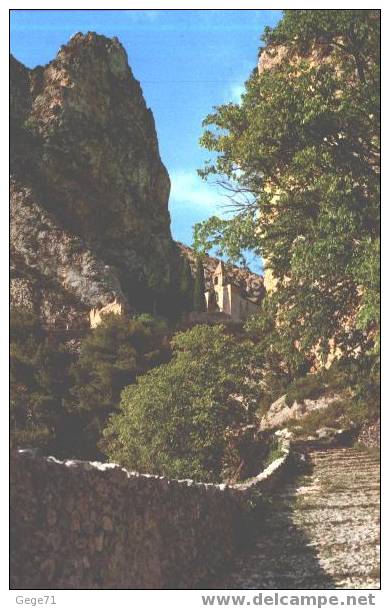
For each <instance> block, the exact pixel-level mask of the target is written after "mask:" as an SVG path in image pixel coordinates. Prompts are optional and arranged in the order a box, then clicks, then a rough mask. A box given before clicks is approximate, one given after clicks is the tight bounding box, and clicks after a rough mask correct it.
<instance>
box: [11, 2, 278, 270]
mask: <svg viewBox="0 0 390 609" xmlns="http://www.w3.org/2000/svg"><path fill="white" fill-rule="evenodd" d="M280 17H281V12H280V11H271V10H138V11H137V10H123V11H121V10H79V11H78V10H12V11H11V51H12V53H13V55H14V56H15V57H16V58H17V59H19V61H21V62H22V63H24V64H25V65H27V66H29V67H35V66H36V65H38V64H45V63H47V62H48V61H50V60H51V59H53V58H54V57H55V55H56V53H57V51H58V49H59V48H60V46H61V45H62V44H64V43H66V42H67V40H68V39H69V38H70V37H71V36H72V35H73V34H75V33H76V32H78V31H81V32H87V31H95V32H98V33H99V34H104V35H106V36H110V37H112V36H117V37H118V38H119V40H120V41H121V43H122V44H123V45H124V47H125V49H126V51H127V54H128V58H129V64H130V66H131V68H132V70H133V73H134V75H135V77H136V78H137V79H138V80H139V81H140V83H141V86H142V89H143V92H144V96H145V99H146V103H147V104H148V106H149V107H150V108H151V109H152V111H153V114H154V118H155V122H156V128H157V134H158V139H159V145H160V153H161V158H162V160H163V162H164V164H165V165H166V167H167V169H168V172H169V175H170V177H171V182H172V189H171V196H170V202H169V209H170V212H171V218H172V226H171V228H172V234H173V237H174V238H175V239H178V240H180V241H183V242H184V243H187V244H188V245H190V244H191V241H192V226H193V225H194V224H195V222H199V221H201V220H204V219H206V218H208V217H209V216H210V215H212V214H214V213H217V214H220V215H221V214H222V213H223V209H221V205H223V204H224V203H225V201H226V200H225V198H224V197H223V194H222V193H221V192H219V191H218V189H217V188H216V186H213V185H209V184H208V183H205V182H203V181H202V180H201V179H200V178H199V177H198V176H197V173H196V170H197V169H198V168H200V167H202V165H203V162H204V161H205V160H206V159H208V158H209V157H210V153H208V152H207V151H205V150H203V149H202V148H201V147H200V146H199V137H200V135H201V133H202V126H201V123H202V120H203V119H204V118H205V116H206V115H207V114H208V113H209V112H210V111H212V108H213V106H216V105H219V104H221V103H225V102H228V101H239V99H240V93H241V92H242V89H243V84H244V82H245V80H246V79H247V77H248V76H249V74H250V72H251V70H252V69H253V68H254V67H255V66H256V64H257V53H258V48H259V46H260V36H261V34H262V32H263V29H264V27H265V26H266V25H270V26H274V25H275V24H276V23H277V22H278V20H279V19H280ZM251 267H252V268H253V270H259V268H260V263H259V261H256V260H253V261H252V262H251Z"/></svg>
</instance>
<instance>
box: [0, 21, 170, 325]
mask: <svg viewBox="0 0 390 609" xmlns="http://www.w3.org/2000/svg"><path fill="white" fill-rule="evenodd" d="M11 129H12V132H11V140H12V141H11V170H12V185H11V214H12V216H11V222H12V224H11V230H12V232H11V247H12V251H11V256H12V263H13V265H12V291H11V294H12V298H13V301H14V302H15V303H17V304H18V303H22V302H23V303H25V304H26V305H27V304H29V306H30V307H31V308H35V310H37V312H39V314H40V315H41V316H42V318H43V319H44V320H45V322H46V323H49V324H52V323H55V322H56V319H57V318H62V319H64V318H65V321H69V320H75V319H76V318H77V319H79V320H80V321H84V320H86V319H87V316H86V313H87V312H88V310H89V309H90V308H91V307H93V306H96V305H98V304H102V305H104V304H107V303H108V302H110V301H111V300H113V299H114V298H117V299H118V301H121V302H124V303H125V304H126V305H127V306H129V308H133V309H142V308H143V306H144V304H145V303H146V302H149V303H150V301H151V300H153V298H154V297H155V295H156V294H158V295H162V294H164V293H165V292H168V291H169V290H170V289H172V281H173V279H172V278H174V277H175V276H176V275H177V273H176V270H177V266H178V264H179V254H178V250H177V247H176V246H175V244H174V242H173V241H172V237H171V233H170V216H169V212H168V197H169V191H170V180H169V176H168V173H167V171H166V169H165V167H164V165H163V163H162V162H161V159H160V155H159V149H158V142H157V136H156V130H155V125H154V119H153V116H152V113H151V111H150V110H149V109H148V108H147V106H146V104H145V100H144V98H143V95H142V90H141V87H140V84H139V82H138V81H137V80H136V79H135V78H134V76H133V74H132V72H131V69H130V67H129V66H128V62H127V56H126V52H125V50H124V48H123V47H122V45H121V44H120V43H119V41H118V40H117V39H116V38H113V39H108V38H106V37H104V36H99V35H97V34H94V33H88V34H86V35H83V34H76V35H75V36H73V37H72V38H71V40H70V41H69V43H68V44H67V45H65V46H63V47H62V48H61V49H60V51H59V53H58V55H57V57H56V58H55V59H54V60H53V61H52V62H50V63H49V64H48V65H46V66H44V67H41V66H39V67H37V68H35V69H33V70H29V69H27V68H25V67H24V66H23V65H22V64H20V63H19V62H18V61H17V60H15V59H13V58H12V59H11Z"/></svg>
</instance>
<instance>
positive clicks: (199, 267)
mask: <svg viewBox="0 0 390 609" xmlns="http://www.w3.org/2000/svg"><path fill="white" fill-rule="evenodd" d="M205 291H206V288H205V283H204V268H203V263H202V258H201V257H200V256H198V258H197V260H196V275H195V283H194V305H193V306H194V311H198V312H202V311H206V298H205V295H204V293H205Z"/></svg>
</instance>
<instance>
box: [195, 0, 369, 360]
mask: <svg viewBox="0 0 390 609" xmlns="http://www.w3.org/2000/svg"><path fill="white" fill-rule="evenodd" d="M265 42H266V43H267V44H268V51H267V52H268V54H269V56H271V57H272V56H274V57H275V58H274V60H273V65H272V67H270V68H269V69H264V70H263V71H262V72H261V74H260V75H259V74H258V72H257V71H254V72H253V74H252V75H251V76H250V78H249V80H248V81H247V83H246V89H245V94H244V95H243V99H242V103H241V104H232V103H230V104H225V105H222V106H220V107H218V108H217V109H216V111H215V112H214V113H213V114H210V115H209V116H208V117H207V118H206V119H205V121H204V125H205V127H206V130H205V133H204V135H203V137H202V139H201V143H202V145H203V146H204V147H205V148H207V149H208V150H210V151H212V152H214V153H216V154H217V157H216V160H215V161H214V162H210V163H208V164H206V167H205V168H204V169H203V170H202V171H201V172H200V173H201V175H202V176H203V177H205V178H214V179H215V178H216V179H217V180H218V181H219V182H220V183H221V184H223V185H225V186H226V187H227V188H228V189H229V191H230V194H231V197H232V199H233V204H234V205H235V209H236V213H235V215H234V216H233V218H231V219H227V220H226V219H220V218H216V217H214V218H211V219H210V220H208V221H206V222H205V223H203V224H201V225H198V226H197V228H196V230H195V245H196V246H197V248H198V249H199V250H200V251H202V250H203V251H204V250H207V249H209V248H210V247H212V246H215V247H217V248H218V249H219V250H220V251H221V252H223V253H226V254H227V255H228V256H230V257H231V258H233V259H234V258H235V259H239V258H240V256H241V252H242V250H243V249H244V248H250V249H252V250H254V251H255V252H256V253H258V254H260V255H262V256H263V258H264V259H265V262H266V265H267V266H268V268H271V269H272V271H273V274H274V276H275V277H276V278H277V279H278V281H279V284H278V287H279V289H278V290H277V293H276V294H275V299H276V300H277V315H278V328H279V334H280V336H282V337H283V338H284V340H283V348H285V349H286V351H291V350H292V351H294V349H293V347H294V345H295V346H296V345H297V344H299V348H300V350H301V351H302V353H303V354H306V355H308V354H309V353H310V352H311V351H312V350H313V348H317V347H318V345H320V349H321V352H322V354H323V357H324V358H325V357H326V356H327V352H328V350H329V340H330V339H334V340H335V343H336V345H337V346H338V347H340V348H341V349H342V351H343V352H344V353H345V354H349V353H353V352H354V351H355V350H356V348H360V349H362V351H363V352H366V351H370V350H376V351H377V350H378V338H379V256H378V252H379V214H380V209H379V15H378V11H375V10H364V11H363V10H288V11H285V12H284V17H283V19H282V20H281V22H280V24H279V25H278V26H277V27H276V28H274V29H272V30H271V29H268V30H267V31H266V33H265ZM278 48H279V49H281V52H280V54H279V56H278V57H279V59H278V58H277V57H276V51H277V50H278Z"/></svg>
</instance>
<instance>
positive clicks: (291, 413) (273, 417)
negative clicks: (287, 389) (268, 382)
mask: <svg viewBox="0 0 390 609" xmlns="http://www.w3.org/2000/svg"><path fill="white" fill-rule="evenodd" d="M339 399H340V396H339V395H337V394H335V395H329V396H325V395H324V396H322V397H320V398H318V399H316V400H311V399H304V400H303V401H302V403H298V402H297V401H294V403H293V404H292V405H291V406H289V405H288V403H287V400H286V395H282V396H281V397H280V398H278V399H277V400H276V401H275V402H273V404H271V406H270V407H269V410H268V411H267V413H266V414H265V415H264V416H263V418H262V419H261V422H260V429H261V430H267V429H276V428H280V427H283V426H285V425H288V424H289V423H293V422H294V421H297V423H299V421H300V420H301V419H303V418H304V417H305V416H307V415H308V414H310V413H311V412H314V411H315V410H321V409H326V408H328V406H330V404H332V403H333V402H335V401H337V400H339Z"/></svg>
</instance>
